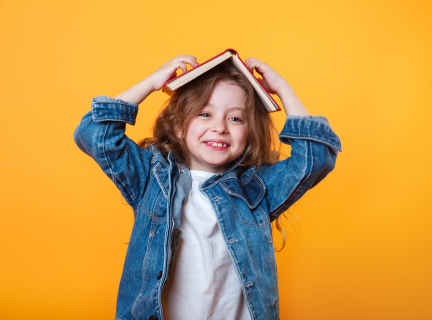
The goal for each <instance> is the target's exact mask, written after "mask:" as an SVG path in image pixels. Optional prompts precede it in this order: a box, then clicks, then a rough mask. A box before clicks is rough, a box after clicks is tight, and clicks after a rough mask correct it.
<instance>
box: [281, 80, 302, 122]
mask: <svg viewBox="0 0 432 320" xmlns="http://www.w3.org/2000/svg"><path fill="white" fill-rule="evenodd" d="M276 94H277V95H278V97H279V99H281V101H282V105H283V107H284V109H285V113H286V114H287V115H288V116H291V115H297V116H309V115H310V113H309V112H308V111H307V110H306V108H305V106H304V105H303V103H302V102H301V101H300V99H299V98H298V97H297V96H296V94H295V93H294V90H293V89H292V88H291V86H290V85H289V84H288V82H287V83H286V85H284V86H283V87H281V88H280V89H279V90H278V92H276Z"/></svg>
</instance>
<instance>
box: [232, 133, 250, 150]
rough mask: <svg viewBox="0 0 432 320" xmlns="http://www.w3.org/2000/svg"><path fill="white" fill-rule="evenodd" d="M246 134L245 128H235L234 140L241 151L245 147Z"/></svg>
mask: <svg viewBox="0 0 432 320" xmlns="http://www.w3.org/2000/svg"><path fill="white" fill-rule="evenodd" d="M246 136H247V134H246V128H241V129H240V128H239V130H236V132H235V141H236V143H237V145H238V146H239V147H240V148H241V149H242V150H241V151H242V152H243V150H244V149H245V147H246Z"/></svg>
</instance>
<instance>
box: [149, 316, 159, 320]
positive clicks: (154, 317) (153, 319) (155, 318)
mask: <svg viewBox="0 0 432 320" xmlns="http://www.w3.org/2000/svg"><path fill="white" fill-rule="evenodd" d="M149 320H158V317H156V316H150V318H149Z"/></svg>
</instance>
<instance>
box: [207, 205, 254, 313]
mask: <svg viewBox="0 0 432 320" xmlns="http://www.w3.org/2000/svg"><path fill="white" fill-rule="evenodd" d="M230 201H232V199H230ZM233 206H234V208H235V204H234V203H233ZM213 207H214V209H215V211H217V212H216V213H217V216H220V211H219V209H218V207H217V206H213ZM218 223H219V222H218ZM221 233H223V235H224V236H225V238H226V237H227V235H226V233H225V229H224V228H223V226H222V228H221ZM227 249H228V253H229V255H230V257H231V259H232V260H233V262H234V263H233V266H234V270H236V271H237V272H236V273H239V274H240V275H241V277H239V281H240V283H241V284H242V292H243V293H245V302H246V305H247V306H248V307H249V308H250V310H251V312H252V319H251V320H253V319H255V312H254V310H253V308H252V304H251V303H250V301H249V299H248V297H247V294H246V293H247V292H246V289H247V288H245V283H244V279H245V275H244V274H243V272H241V270H240V269H239V266H238V265H239V264H238V261H237V259H236V256H235V255H234V253H233V252H232V248H231V246H228V248H227ZM243 289H244V290H243Z"/></svg>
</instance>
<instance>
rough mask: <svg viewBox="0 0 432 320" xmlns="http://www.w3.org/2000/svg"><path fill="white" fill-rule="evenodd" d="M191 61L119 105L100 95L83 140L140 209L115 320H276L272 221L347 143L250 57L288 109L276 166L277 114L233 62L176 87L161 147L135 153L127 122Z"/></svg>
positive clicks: (159, 125)
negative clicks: (286, 151)
mask: <svg viewBox="0 0 432 320" xmlns="http://www.w3.org/2000/svg"><path fill="white" fill-rule="evenodd" d="M186 64H189V65H191V66H193V67H195V66H197V65H198V62H197V61H196V57H193V56H190V55H179V56H177V57H175V58H174V59H172V60H170V61H168V62H166V63H165V64H164V65H162V66H161V67H160V68H159V69H157V70H156V71H155V72H154V73H152V74H151V75H150V76H148V77H147V78H145V79H144V80H142V81H141V82H140V83H138V84H136V85H135V86H133V87H132V88H130V89H128V90H126V91H125V92H123V93H121V94H120V95H118V96H116V97H115V98H111V97H106V96H98V97H96V98H93V99H92V110H91V111H90V112H89V113H87V114H86V115H85V116H84V117H83V118H82V120H81V123H80V124H79V126H78V127H77V128H76V130H75V133H74V139H75V142H76V144H77V145H78V147H79V148H80V149H81V150H82V151H83V152H85V153H86V154H88V155H89V156H91V157H92V158H93V159H94V160H95V161H96V162H97V163H98V164H99V166H100V167H101V168H102V170H103V171H104V172H105V174H107V175H108V177H109V178H110V179H111V180H112V181H113V182H114V183H115V185H116V186H117V187H118V188H119V189H120V191H121V193H122V195H123V197H124V198H125V199H126V201H127V202H128V203H129V204H130V205H131V206H132V208H133V210H134V215H135V222H134V226H133V230H132V234H131V238H130V242H129V247H128V251H127V254H126V259H125V264H124V269H123V274H122V278H121V281H120V287H119V293H118V298H117V311H116V318H115V319H117V320H129V319H142V320H144V319H150V320H156V319H165V318H167V319H170V320H176V319H279V295H278V283H277V270H276V261H275V253H274V247H273V242H272V229H271V222H272V221H273V220H275V219H276V218H278V217H279V216H280V215H281V214H282V213H283V212H284V211H286V210H287V209H288V208H289V207H290V206H291V205H292V204H293V203H294V202H296V201H297V200H298V199H299V198H300V197H301V196H302V195H303V194H304V193H305V192H306V191H307V190H309V189H311V188H313V187H314V186H315V185H317V184H318V183H319V182H320V181H321V180H322V179H323V178H324V177H325V176H326V175H327V174H328V173H329V172H330V171H332V170H333V168H334V166H335V162H336V157H337V154H338V151H342V149H341V144H340V139H339V137H338V136H337V135H336V134H335V133H334V132H333V130H332V129H331V127H330V125H329V122H328V121H327V119H326V118H324V117H321V116H311V115H310V114H309V113H308V111H307V110H306V108H305V107H304V106H303V104H302V103H301V102H300V100H299V99H298V98H297V97H296V95H295V94H294V92H293V90H292V89H291V87H290V85H289V84H288V83H287V82H286V81H285V80H284V79H283V78H282V77H281V76H280V75H279V74H278V73H277V72H276V71H274V70H273V69H272V68H271V67H270V66H269V65H268V64H266V63H264V62H262V61H260V60H258V59H254V58H249V59H247V60H246V61H245V64H246V66H247V67H248V68H249V69H250V70H254V69H255V70H256V71H257V72H258V73H259V74H260V75H261V76H262V79H260V82H261V83H262V85H263V86H264V87H265V88H266V90H267V91H268V92H269V93H271V94H277V95H278V96H279V98H280V99H281V101H282V104H283V107H284V111H285V112H286V114H287V118H286V122H285V125H284V128H283V129H282V132H281V133H280V134H279V139H280V141H281V142H282V143H285V144H290V145H291V148H292V149H291V156H290V157H289V158H287V159H285V160H282V161H277V157H278V154H277V152H275V151H273V150H272V128H274V127H273V125H272V121H271V117H270V115H269V113H268V112H267V111H266V109H265V107H264V106H263V105H262V103H261V100H260V99H259V97H258V95H257V94H256V93H255V92H254V90H253V87H252V86H251V84H250V83H249V81H248V80H247V79H246V77H245V76H244V75H243V74H242V73H240V72H238V71H237V69H235V67H233V66H232V65H230V64H229V63H223V64H221V65H219V66H218V67H215V68H213V69H212V70H210V71H208V72H206V73H205V74H203V75H201V76H200V77H198V78H196V79H194V80H193V81H191V82H189V83H188V84H186V85H184V86H182V87H180V88H179V89H177V90H176V92H175V93H174V94H173V96H171V98H170V99H169V100H168V103H167V105H166V106H165V108H164V109H163V110H162V112H161V113H160V115H159V116H158V118H157V119H156V121H155V124H154V130H153V134H154V136H153V138H147V139H144V140H143V141H141V143H140V146H139V145H137V144H136V143H134V142H133V141H131V140H130V139H129V138H128V137H127V136H126V135H125V134H124V132H125V126H126V123H128V124H131V125H134V124H135V118H136V116H137V112H138V105H139V104H140V103H141V102H142V101H143V100H144V99H145V98H146V97H147V96H148V95H149V94H150V93H151V92H153V91H157V90H160V89H161V87H162V85H163V84H164V83H165V82H166V81H167V80H169V79H172V78H173V77H175V76H176V75H177V74H176V70H177V69H179V68H181V69H182V70H183V72H186ZM174 257H176V259H175V263H174ZM163 289H164V290H163ZM162 307H163V309H162Z"/></svg>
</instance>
